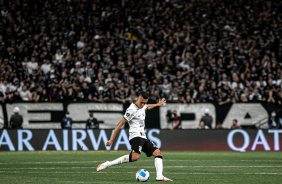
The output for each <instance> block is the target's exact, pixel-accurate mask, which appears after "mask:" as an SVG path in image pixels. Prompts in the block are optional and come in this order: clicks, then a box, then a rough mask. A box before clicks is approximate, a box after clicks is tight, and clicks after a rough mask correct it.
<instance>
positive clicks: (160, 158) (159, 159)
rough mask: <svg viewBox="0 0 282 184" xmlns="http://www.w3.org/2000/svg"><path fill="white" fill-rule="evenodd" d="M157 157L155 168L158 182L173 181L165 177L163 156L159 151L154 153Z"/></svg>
mask: <svg viewBox="0 0 282 184" xmlns="http://www.w3.org/2000/svg"><path fill="white" fill-rule="evenodd" d="M153 156H154V157H155V167H156V173H157V176H156V181H172V180H171V179H169V178H167V177H164V176H163V155H162V153H161V151H160V150H159V149H156V150H155V151H154V152H153Z"/></svg>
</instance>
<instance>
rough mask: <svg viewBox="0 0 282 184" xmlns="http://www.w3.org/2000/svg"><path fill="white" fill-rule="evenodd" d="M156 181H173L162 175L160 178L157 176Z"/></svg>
mask: <svg viewBox="0 0 282 184" xmlns="http://www.w3.org/2000/svg"><path fill="white" fill-rule="evenodd" d="M156 181H172V180H171V179H169V178H167V177H164V176H161V177H159V178H156Z"/></svg>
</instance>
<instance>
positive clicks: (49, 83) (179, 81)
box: [0, 0, 282, 104]
mask: <svg viewBox="0 0 282 184" xmlns="http://www.w3.org/2000/svg"><path fill="white" fill-rule="evenodd" d="M0 3H1V14H0V18H1V21H0V63H1V64H0V71H1V72H0V73H1V76H0V101H1V102H2V103H13V102H18V101H33V102H49V101H51V102H56V101H61V102H62V101H96V102H106V101H117V102H123V103H124V102H126V101H132V100H133V99H134V98H135V97H136V93H135V91H137V90H146V91H149V92H150V94H151V99H152V100H156V99H157V98H159V97H166V98H167V99H168V101H170V102H178V103H197V102H218V103H219V104H224V103H230V102H259V101H266V102H269V103H276V104H281V103H282V92H281V88H282V71H281V68H282V62H281V61H282V38H281V35H282V25H281V22H282V14H281V12H282V8H281V7H282V5H281V1H280V0H272V1H270V0H266V1H265V0H255V1H252V0H245V1H224V0H217V1H208V0H203V1H196V0H191V1H184V0H166V1H163V0H162V1H161V0H155V1H151V0H142V1H129V0H96V1H90V0H44V1H43V0H38V1H32V0H10V1H0Z"/></svg>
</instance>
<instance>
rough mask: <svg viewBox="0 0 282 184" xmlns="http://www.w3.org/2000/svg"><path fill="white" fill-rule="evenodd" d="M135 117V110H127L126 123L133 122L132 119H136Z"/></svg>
mask: <svg viewBox="0 0 282 184" xmlns="http://www.w3.org/2000/svg"><path fill="white" fill-rule="evenodd" d="M134 116H135V111H134V110H133V109H127V110H126V112H125V114H124V115H123V118H124V119H125V120H126V121H130V120H132V118H134Z"/></svg>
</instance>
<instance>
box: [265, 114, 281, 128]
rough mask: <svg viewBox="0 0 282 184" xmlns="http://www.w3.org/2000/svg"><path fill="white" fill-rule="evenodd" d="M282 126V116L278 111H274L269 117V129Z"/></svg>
mask: <svg viewBox="0 0 282 184" xmlns="http://www.w3.org/2000/svg"><path fill="white" fill-rule="evenodd" d="M281 127H282V118H281V117H279V116H278V115H277V114H276V111H272V112H271V114H270V116H269V118H268V128H269V129H273V128H275V129H279V128H281Z"/></svg>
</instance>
